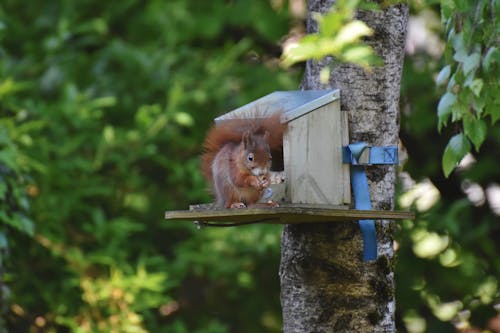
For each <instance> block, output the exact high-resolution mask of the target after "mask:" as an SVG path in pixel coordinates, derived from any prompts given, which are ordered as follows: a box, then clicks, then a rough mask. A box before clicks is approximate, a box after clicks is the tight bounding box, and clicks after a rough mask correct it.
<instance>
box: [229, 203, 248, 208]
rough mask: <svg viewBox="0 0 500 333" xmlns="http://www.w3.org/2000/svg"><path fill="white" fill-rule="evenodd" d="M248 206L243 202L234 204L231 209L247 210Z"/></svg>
mask: <svg viewBox="0 0 500 333" xmlns="http://www.w3.org/2000/svg"><path fill="white" fill-rule="evenodd" d="M245 207H246V205H245V204H244V203H243V202H233V203H232V204H231V206H230V207H229V208H245Z"/></svg>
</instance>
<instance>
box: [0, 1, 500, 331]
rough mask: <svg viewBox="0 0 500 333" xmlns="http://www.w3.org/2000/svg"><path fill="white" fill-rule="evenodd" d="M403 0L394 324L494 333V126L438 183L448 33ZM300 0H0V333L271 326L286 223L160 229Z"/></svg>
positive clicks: (194, 188)
mask: <svg viewBox="0 0 500 333" xmlns="http://www.w3.org/2000/svg"><path fill="white" fill-rule="evenodd" d="M433 3H435V1H429V2H426V1H410V5H411V15H412V16H411V18H410V22H409V33H408V41H407V49H406V53H407V54H406V60H405V65H404V73H403V82H402V87H401V140H402V145H403V146H404V148H403V149H405V153H403V155H404V156H405V162H404V164H403V166H402V167H401V170H400V171H401V172H400V181H399V184H398V197H397V198H396V204H397V206H398V208H400V209H413V210H415V211H416V212H417V219H416V220H415V221H403V222H402V223H400V228H398V232H397V235H396V236H397V239H396V248H397V266H396V268H395V270H396V282H397V325H398V330H399V331H400V332H411V333H418V332H456V331H461V332H480V331H481V330H484V329H489V330H490V331H491V332H500V316H499V315H498V311H500V307H499V305H498V304H499V303H500V301H499V291H498V288H499V286H498V279H499V276H500V258H499V256H498V254H499V249H500V241H499V239H500V223H499V215H500V168H499V167H498V163H499V156H500V155H499V153H498V152H499V151H500V131H499V130H498V129H499V126H498V123H499V122H497V125H496V127H495V130H493V129H492V130H490V131H489V136H488V137H487V138H486V140H485V142H484V143H483V146H482V147H481V150H480V152H479V153H477V152H474V154H469V155H467V156H466V158H465V159H464V161H462V163H461V165H460V167H459V169H458V170H457V171H456V172H454V173H453V174H452V175H451V176H450V177H449V178H445V177H444V176H443V172H442V169H441V158H442V154H443V151H444V148H445V146H446V144H447V142H448V138H449V135H448V134H449V133H448V132H451V131H452V130H453V129H452V128H445V129H443V130H442V133H441V134H439V133H438V131H437V116H436V111H435V110H436V106H437V103H438V101H439V98H440V96H441V95H442V93H443V91H442V90H441V89H439V88H438V87H436V85H435V78H436V75H437V74H438V72H439V71H440V69H441V68H442V66H443V52H444V42H443V28H442V26H441V22H440V8H439V6H437V5H435V4H433ZM305 11H306V7H305V2H304V0H289V1H286V0H235V1H227V0H213V1H189V0H168V1H167V0H149V1H139V0H123V1H112V2H111V1H95V0H78V1H61V0H47V1H18V0H2V2H1V3H0V288H1V289H0V291H1V294H0V305H1V306H0V312H1V316H0V318H1V319H0V329H1V331H2V332H5V331H8V332H166V333H167V332H172V333H174V332H175V333H182V332H196V333H219V332H220V333H222V332H243V333H245V332H280V331H281V310H280V304H279V278H278V266H279V242H280V233H281V227H280V226H270V225H253V226H245V227H239V228H225V229H220V228H214V229H210V228H208V229H207V228H205V229H201V230H198V229H196V228H195V227H194V226H193V225H192V224H190V223H180V222H167V221H165V220H163V214H164V211H165V210H174V209H186V208H187V207H188V205H189V204H192V203H200V202H209V201H210V195H209V193H208V191H207V187H208V185H207V184H206V183H205V181H204V179H202V177H201V174H200V172H199V159H198V157H199V154H200V151H201V142H202V140H203V138H204V135H205V133H206V131H207V129H208V127H209V126H210V125H211V122H212V120H213V118H215V117H216V116H218V115H220V114H222V113H225V112H227V111H230V110H231V109H234V108H236V107H238V106H241V105H243V104H245V103H248V102H250V101H252V100H254V99H257V98H259V97H261V96H263V95H266V94H268V93H270V92H273V91H277V90H295V89H298V87H299V84H300V80H301V75H302V67H301V66H300V65H296V66H293V67H291V68H288V69H284V68H283V67H282V66H280V56H281V53H282V48H283V47H284V46H286V45H289V44H290V43H294V42H295V41H296V40H298V39H299V38H300V36H302V35H303V34H304V30H305V28H304V25H305V23H304V18H305Z"/></svg>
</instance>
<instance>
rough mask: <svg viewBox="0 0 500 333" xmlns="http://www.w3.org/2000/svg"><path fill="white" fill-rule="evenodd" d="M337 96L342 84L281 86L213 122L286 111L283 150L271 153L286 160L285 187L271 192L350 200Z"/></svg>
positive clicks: (328, 201)
mask: <svg viewBox="0 0 500 333" xmlns="http://www.w3.org/2000/svg"><path fill="white" fill-rule="evenodd" d="M339 97H340V96H339V91H338V90H304V91H277V92H274V93H271V94H269V95H267V96H264V97H262V98H260V99H258V100H256V101H254V102H252V103H249V104H247V105H245V106H242V107H240V108H238V109H236V110H234V111H231V112H229V113H226V114H224V115H222V116H220V117H218V118H216V119H215V123H216V124H218V123H221V122H224V121H226V120H230V119H234V118H236V119H241V118H242V117H245V116H246V115H255V114H257V115H258V116H259V117H260V116H262V117H266V116H271V115H272V114H274V113H282V115H281V122H282V123H285V124H286V130H285V134H284V137H283V152H282V154H283V156H273V161H275V160H280V161H281V160H282V161H283V164H282V165H283V166H284V170H283V173H284V175H285V182H284V192H285V193H284V195H283V197H282V198H280V196H281V195H280V193H282V191H280V186H281V187H283V185H273V186H272V189H273V192H274V193H275V195H274V196H273V198H274V199H278V200H277V201H283V202H286V203H292V204H314V205H329V206H332V205H333V206H337V205H344V204H350V202H351V192H350V182H349V166H348V165H347V164H343V163H342V147H343V146H345V145H347V144H348V140H349V134H348V126H347V115H346V113H345V112H341V111H340V102H339ZM255 110H258V112H255ZM252 111H253V112H252ZM277 164H278V165H281V163H277ZM275 171H278V170H275Z"/></svg>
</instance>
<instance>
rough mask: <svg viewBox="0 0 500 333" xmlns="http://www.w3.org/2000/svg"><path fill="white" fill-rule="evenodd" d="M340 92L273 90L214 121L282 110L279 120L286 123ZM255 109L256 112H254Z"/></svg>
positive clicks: (324, 102)
mask: <svg viewBox="0 0 500 333" xmlns="http://www.w3.org/2000/svg"><path fill="white" fill-rule="evenodd" d="M339 96H340V92H339V90H338V89H336V90H296V91H275V92H273V93H271V94H269V95H266V96H264V97H261V98H259V99H257V100H255V101H253V102H251V103H248V104H246V105H243V106H242V107H239V108H237V109H235V110H233V111H230V112H228V113H226V114H224V115H222V116H220V117H217V118H216V119H215V122H216V123H218V122H220V121H224V120H229V119H234V118H239V119H241V118H244V117H245V114H247V115H253V116H254V117H255V115H257V116H258V117H263V118H264V117H269V116H271V115H273V114H275V113H276V112H283V115H282V116H281V122H282V123H287V122H289V121H291V120H293V119H296V118H298V117H300V116H303V115H305V114H307V113H309V112H311V111H313V110H315V109H317V108H320V107H322V106H324V105H326V104H328V103H331V102H333V101H335V100H336V99H338V98H339ZM255 111H256V112H255Z"/></svg>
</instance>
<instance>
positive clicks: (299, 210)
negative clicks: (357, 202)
mask: <svg viewBox="0 0 500 333" xmlns="http://www.w3.org/2000/svg"><path fill="white" fill-rule="evenodd" d="M414 218H415V214H414V213H413V212H407V211H379V210H353V209H334V208H330V209H328V208H316V207H297V206H285V207H259V208H240V209H194V210H180V211H167V212H166V213H165V219H167V220H179V221H203V222H221V223H224V222H227V223H230V222H235V223H279V224H294V223H311V222H315V223H320V222H335V221H356V220H364V219H376V220H380V219H384V220H402V219H414Z"/></svg>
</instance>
